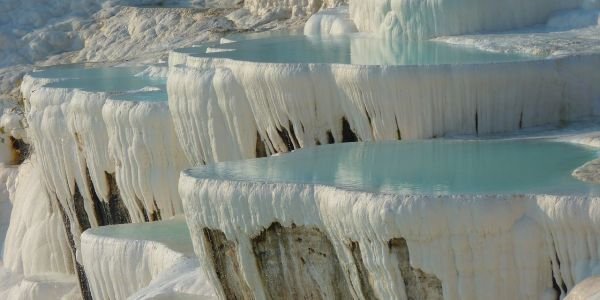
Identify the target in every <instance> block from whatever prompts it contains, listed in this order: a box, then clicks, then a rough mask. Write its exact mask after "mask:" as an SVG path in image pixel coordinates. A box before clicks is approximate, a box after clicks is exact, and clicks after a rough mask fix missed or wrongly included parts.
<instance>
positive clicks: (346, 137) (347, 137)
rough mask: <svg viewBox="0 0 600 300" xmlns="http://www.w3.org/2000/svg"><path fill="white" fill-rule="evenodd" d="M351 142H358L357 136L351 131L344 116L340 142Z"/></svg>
mask: <svg viewBox="0 0 600 300" xmlns="http://www.w3.org/2000/svg"><path fill="white" fill-rule="evenodd" d="M352 142H358V137H357V136H356V133H354V131H352V128H351V127H350V123H348V120H347V119H346V118H345V117H344V118H342V143H352Z"/></svg>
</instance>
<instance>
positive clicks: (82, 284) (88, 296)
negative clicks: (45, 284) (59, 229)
mask: <svg viewBox="0 0 600 300" xmlns="http://www.w3.org/2000/svg"><path fill="white" fill-rule="evenodd" d="M57 202H58V201H57ZM58 207H59V208H60V209H59V211H60V216H61V218H62V220H63V224H64V228H65V231H66V234H67V241H68V243H69V248H70V249H71V257H72V259H73V263H74V264H75V271H76V273H77V280H78V281H79V289H80V290H81V297H82V298H83V299H84V300H92V293H91V291H90V286H89V283H88V280H87V276H86V275H85V270H84V269H83V266H82V265H81V264H79V263H78V262H77V260H76V259H75V253H76V248H75V240H74V239H73V233H72V232H71V222H70V221H69V218H68V217H67V215H66V213H65V210H64V208H63V207H62V205H61V204H60V203H58Z"/></svg>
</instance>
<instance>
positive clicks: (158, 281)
mask: <svg viewBox="0 0 600 300" xmlns="http://www.w3.org/2000/svg"><path fill="white" fill-rule="evenodd" d="M81 249H82V250H81V254H80V255H81V257H82V261H83V265H84V267H85V271H86V274H87V276H88V281H89V283H90V290H91V294H92V295H93V297H94V299H125V298H128V299H157V298H158V299H189V298H194V299H198V298H200V299H214V291H213V288H212V287H211V286H210V285H209V284H207V282H206V279H205V278H204V275H203V274H202V273H201V272H200V270H199V269H198V267H199V266H198V260H197V259H196V258H195V257H194V255H193V252H192V251H193V249H192V243H191V240H190V235H189V231H188V229H187V226H186V223H185V220H183V218H174V219H171V220H167V221H159V222H152V223H143V224H123V225H116V226H115V225H113V226H104V227H99V228H94V229H90V230H88V231H86V232H85V233H84V234H83V236H82V248H81Z"/></svg>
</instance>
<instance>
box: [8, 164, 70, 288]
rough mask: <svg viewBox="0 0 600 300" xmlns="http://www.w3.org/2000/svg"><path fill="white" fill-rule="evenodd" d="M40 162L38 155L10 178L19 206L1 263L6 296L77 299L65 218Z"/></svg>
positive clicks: (16, 209) (13, 213)
mask: <svg viewBox="0 0 600 300" xmlns="http://www.w3.org/2000/svg"><path fill="white" fill-rule="evenodd" d="M38 168H39V166H37V162H36V160H35V157H34V158H32V159H31V160H28V161H26V162H25V163H23V164H22V165H21V166H20V167H19V168H18V175H16V178H15V179H13V180H8V182H7V185H8V186H9V188H10V189H9V190H10V194H11V200H12V202H13V203H12V204H13V209H12V213H11V218H10V226H9V228H8V232H7V236H6V242H5V245H4V255H3V258H2V259H3V266H0V282H1V283H0V298H2V299H59V298H61V297H63V296H65V295H67V296H68V297H67V296H65V297H66V299H72V298H74V299H77V298H79V297H80V294H79V287H78V286H77V283H76V282H77V281H76V279H75V275H74V273H73V272H74V267H73V257H72V255H71V250H70V248H69V245H68V242H67V236H66V232H65V227H64V224H63V219H62V217H61V215H60V214H61V213H60V211H59V208H58V207H57V205H56V204H55V203H53V202H51V200H50V199H49V198H48V196H47V194H46V191H45V187H44V186H43V184H42V179H41V177H40V176H41V174H40V172H39V169H38ZM69 295H70V296H69Z"/></svg>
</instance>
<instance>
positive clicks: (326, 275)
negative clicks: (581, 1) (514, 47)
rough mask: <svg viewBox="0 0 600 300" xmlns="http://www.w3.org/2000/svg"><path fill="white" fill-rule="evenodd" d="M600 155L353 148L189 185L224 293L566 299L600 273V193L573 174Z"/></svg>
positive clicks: (197, 242)
mask: <svg viewBox="0 0 600 300" xmlns="http://www.w3.org/2000/svg"><path fill="white" fill-rule="evenodd" d="M541 149H544V150H543V151H541ZM595 157H597V154H596V151H595V150H592V149H590V148H586V147H584V146H576V145H574V144H565V143H558V142H552V141H541V140H530V141H527V140H517V141H436V142H392V143H382V144H344V145H335V146H322V147H317V148H312V149H303V150H298V151H297V152H294V153H292V154H286V155H283V156H278V157H273V158H266V159H257V160H248V161H244V162H234V163H219V164H215V165H210V166H206V167H202V168H197V169H192V170H189V171H186V172H184V173H183V176H182V177H181V179H180V183H179V190H180V193H181V195H182V198H183V201H184V208H185V209H184V210H185V212H186V218H187V222H188V226H189V228H190V231H191V235H192V240H193V242H194V248H195V251H196V253H197V254H198V256H199V257H200V263H201V265H203V266H205V268H206V270H207V275H208V277H209V279H210V280H211V282H212V283H213V284H214V285H215V286H217V287H219V288H218V294H219V296H220V297H221V298H233V297H247V298H256V299H265V298H267V299H277V298H282V297H284V298H285V297H295V296H298V295H303V296H307V297H313V298H315V297H316V298H318V297H323V298H332V297H341V298H344V297H353V298H358V299H362V298H373V297H375V298H378V299H415V298H413V297H417V299H438V298H441V297H442V296H443V298H444V299H556V298H557V297H558V296H565V295H566V293H567V291H569V290H570V289H572V288H573V287H574V286H575V285H576V284H577V283H579V282H581V281H582V280H584V279H585V278H587V277H589V276H592V275H595V274H598V272H599V270H600V265H598V259H599V257H598V247H600V241H599V240H598V238H596V236H597V233H598V228H599V227H598V224H597V222H598V220H597V217H596V214H595V213H594V212H595V211H596V210H597V209H598V208H597V206H598V204H599V203H600V198H598V197H597V195H598V192H599V190H598V189H599V188H600V186H597V185H593V184H585V183H583V182H579V181H577V180H576V179H575V178H573V177H571V172H572V171H573V170H574V169H575V168H577V167H578V166H580V165H581V164H583V163H584V162H586V161H587V160H590V159H593V158H595ZM223 247H225V249H227V251H226V252H225V253H226V254H221V252H220V251H221V250H217V249H223ZM231 266H234V267H231ZM223 274H224V275H223ZM421 297H423V298H421Z"/></svg>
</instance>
